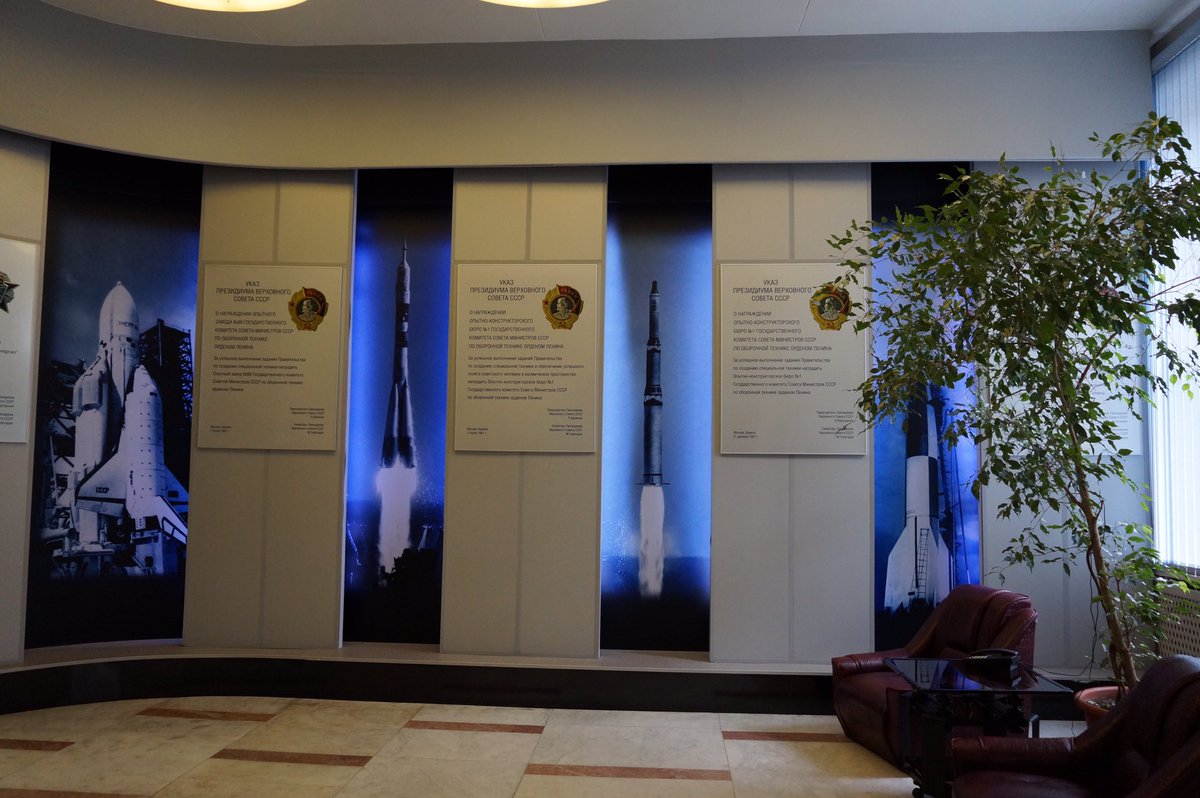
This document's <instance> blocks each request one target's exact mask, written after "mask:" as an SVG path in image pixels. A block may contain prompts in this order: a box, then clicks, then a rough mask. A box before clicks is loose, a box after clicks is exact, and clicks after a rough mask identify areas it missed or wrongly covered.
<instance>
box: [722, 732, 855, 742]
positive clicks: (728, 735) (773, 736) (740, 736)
mask: <svg viewBox="0 0 1200 798" xmlns="http://www.w3.org/2000/svg"><path fill="white" fill-rule="evenodd" d="M721 736H722V737H724V738H725V739H726V740H776V741H782V742H787V743H848V742H850V738H848V737H847V736H846V735H844V734H833V733H825V732H756V731H727V732H721Z"/></svg>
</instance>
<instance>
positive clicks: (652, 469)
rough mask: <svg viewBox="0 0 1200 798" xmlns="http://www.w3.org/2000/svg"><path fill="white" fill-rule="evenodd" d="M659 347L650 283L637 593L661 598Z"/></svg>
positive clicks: (653, 287) (655, 286)
mask: <svg viewBox="0 0 1200 798" xmlns="http://www.w3.org/2000/svg"><path fill="white" fill-rule="evenodd" d="M662 404H663V403H662V345H661V343H660V342H659V340H658V281H657V280H655V281H654V282H652V283H651V284H650V325H649V335H648V336H647V338H646V389H645V392H644V399H643V402H642V499H641V539H640V541H639V544H638V590H639V592H640V593H641V594H642V596H643V597H644V598H656V597H658V596H660V595H662V587H663V520H664V518H665V515H666V509H665V503H664V497H663V488H662V486H663V474H662Z"/></svg>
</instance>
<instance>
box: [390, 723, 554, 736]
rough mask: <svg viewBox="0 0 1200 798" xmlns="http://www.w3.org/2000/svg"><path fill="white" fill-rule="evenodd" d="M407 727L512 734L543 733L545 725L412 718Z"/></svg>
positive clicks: (405, 725) (405, 726)
mask: <svg viewBox="0 0 1200 798" xmlns="http://www.w3.org/2000/svg"><path fill="white" fill-rule="evenodd" d="M404 728H406V729H440V730H442V731H478V732H508V733H510V734H541V733H542V729H543V728H545V727H543V726H534V725H526V724H522V723H457V722H454V721H448V720H410V721H409V722H408V723H406V724H404Z"/></svg>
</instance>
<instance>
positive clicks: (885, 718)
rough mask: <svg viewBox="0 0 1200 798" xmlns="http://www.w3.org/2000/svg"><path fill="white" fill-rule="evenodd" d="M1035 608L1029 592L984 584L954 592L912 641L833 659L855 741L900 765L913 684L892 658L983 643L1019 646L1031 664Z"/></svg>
mask: <svg viewBox="0 0 1200 798" xmlns="http://www.w3.org/2000/svg"><path fill="white" fill-rule="evenodd" d="M1036 625H1037V611H1036V610H1034V609H1033V605H1032V603H1031V602H1030V601H1029V597H1028V596H1023V595H1021V594H1020V593H1014V592H1012V591H1011V590H1001V589H999V588H994V587H985V586H983V585H960V586H959V587H956V588H954V589H953V590H951V591H950V594H949V595H948V596H946V599H945V600H944V601H943V602H942V603H941V604H939V605H938V606H937V608H936V609H934V611H933V615H931V616H930V617H929V620H927V621H926V622H925V624H924V625H923V626H922V627H921V628H920V629H919V630H917V634H916V636H915V637H913V639H912V640H911V641H909V643H908V645H906V646H904V647H903V648H894V649H890V650H887V651H872V652H869V653H865V654H847V655H846V656H844V657H835V658H834V659H833V709H834V712H836V713H837V717H838V721H839V722H841V724H842V731H844V732H845V733H846V736H847V737H849V738H850V739H851V740H854V741H855V742H857V743H859V744H861V745H863V746H865V747H866V748H869V749H870V750H872V751H874V752H875V753H876V754H878V755H879V756H881V757H883V758H884V759H887V760H888V761H890V762H892V763H893V764H895V765H897V766H899V765H901V762H900V696H901V695H902V694H903V693H906V692H908V691H909V690H911V689H912V688H911V687H910V686H909V684H908V682H906V681H905V680H904V679H903V678H902V677H901V676H900V675H898V674H896V673H893V672H892V671H891V670H889V669H888V667H887V666H886V665H885V664H884V663H883V661H884V659H886V658H888V657H948V658H953V657H962V656H965V655H967V654H970V653H971V652H972V651H978V650H979V649H981V648H1009V649H1013V650H1015V651H1016V652H1017V653H1018V655H1019V656H1020V659H1021V661H1022V662H1024V663H1025V664H1027V665H1032V664H1033V637H1034V629H1035V627H1036Z"/></svg>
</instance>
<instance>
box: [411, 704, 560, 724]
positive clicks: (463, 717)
mask: <svg viewBox="0 0 1200 798" xmlns="http://www.w3.org/2000/svg"><path fill="white" fill-rule="evenodd" d="M413 718H414V719H415V720H441V721H449V722H451V723H507V724H519V725H524V726H544V725H546V721H547V720H549V718H550V710H548V709H536V708H530V707H478V706H455V705H451V704H426V705H424V706H423V707H421V710H420V711H419V712H417V714H416V715H414V716H413Z"/></svg>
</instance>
